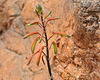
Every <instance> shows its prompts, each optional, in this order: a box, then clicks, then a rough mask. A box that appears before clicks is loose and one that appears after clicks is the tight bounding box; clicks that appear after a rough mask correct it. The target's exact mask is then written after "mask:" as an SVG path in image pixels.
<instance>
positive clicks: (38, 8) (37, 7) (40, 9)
mask: <svg viewBox="0 0 100 80" xmlns="http://www.w3.org/2000/svg"><path fill="white" fill-rule="evenodd" d="M36 9H37V10H38V12H39V13H42V6H41V5H40V4H38V5H37V6H36Z"/></svg>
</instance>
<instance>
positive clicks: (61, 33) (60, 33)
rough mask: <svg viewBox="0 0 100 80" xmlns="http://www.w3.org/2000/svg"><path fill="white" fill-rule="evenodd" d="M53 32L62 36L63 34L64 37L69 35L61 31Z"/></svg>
mask: <svg viewBox="0 0 100 80" xmlns="http://www.w3.org/2000/svg"><path fill="white" fill-rule="evenodd" d="M54 34H58V35H62V36H65V37H70V36H69V35H67V34H65V33H63V32H55V33H54Z"/></svg>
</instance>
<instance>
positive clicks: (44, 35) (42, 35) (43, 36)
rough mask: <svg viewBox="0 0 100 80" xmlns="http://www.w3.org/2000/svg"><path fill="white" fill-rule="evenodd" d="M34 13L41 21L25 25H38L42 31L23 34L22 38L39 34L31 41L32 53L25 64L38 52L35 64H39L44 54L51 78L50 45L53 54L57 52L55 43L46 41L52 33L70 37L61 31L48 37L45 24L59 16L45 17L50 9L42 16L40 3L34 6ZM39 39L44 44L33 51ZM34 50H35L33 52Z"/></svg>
mask: <svg viewBox="0 0 100 80" xmlns="http://www.w3.org/2000/svg"><path fill="white" fill-rule="evenodd" d="M35 13H36V15H37V16H38V18H39V19H40V21H41V22H39V21H37V22H33V23H30V24H27V25H26V26H32V25H37V26H39V27H40V28H41V29H42V33H39V32H32V33H29V34H27V35H25V36H24V39H26V38H28V37H30V36H32V35H36V34H38V35H39V36H38V37H37V38H36V39H35V40H34V41H33V43H32V46H31V52H32V55H31V56H30V58H29V60H28V63H27V65H29V64H30V62H31V60H32V58H33V56H34V55H35V54H38V58H37V65H38V66H39V63H40V59H41V55H42V54H43V56H45V58H46V60H47V67H48V71H49V74H50V79H51V80H53V77H52V73H51V68H50V59H49V50H50V49H51V46H52V45H53V48H54V54H57V47H56V43H55V42H54V41H53V42H52V43H51V45H49V44H48V41H49V40H50V39H51V38H52V37H53V36H54V35H62V36H65V37H70V36H69V35H67V34H65V33H63V32H55V33H53V34H52V35H51V36H50V37H49V38H48V37H47V31H46V25H47V23H48V22H49V21H52V20H57V19H59V18H50V19H47V18H48V17H49V15H50V14H51V11H50V12H49V13H48V14H47V15H46V16H45V17H43V9H42V6H41V5H39V4H38V5H37V6H36V9H35ZM38 41H39V43H41V42H42V41H43V42H44V43H45V45H43V46H42V47H41V48H40V49H39V50H37V51H35V47H36V43H37V42H38ZM44 48H46V52H44V51H43V49H44ZM34 51H35V52H34ZM43 56H42V61H43V63H44V60H43Z"/></svg>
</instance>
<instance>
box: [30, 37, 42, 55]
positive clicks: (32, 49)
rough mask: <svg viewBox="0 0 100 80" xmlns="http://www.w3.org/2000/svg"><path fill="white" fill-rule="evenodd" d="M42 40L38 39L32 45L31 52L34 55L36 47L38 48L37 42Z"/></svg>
mask: <svg viewBox="0 0 100 80" xmlns="http://www.w3.org/2000/svg"><path fill="white" fill-rule="evenodd" d="M39 39H40V37H37V38H36V39H35V40H34V42H33V43H32V46H31V52H32V53H34V50H35V46H36V43H37V41H38V40H39Z"/></svg>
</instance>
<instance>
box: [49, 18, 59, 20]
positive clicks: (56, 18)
mask: <svg viewBox="0 0 100 80" xmlns="http://www.w3.org/2000/svg"><path fill="white" fill-rule="evenodd" d="M57 19H59V18H51V19H48V21H51V20H57Z"/></svg>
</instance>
